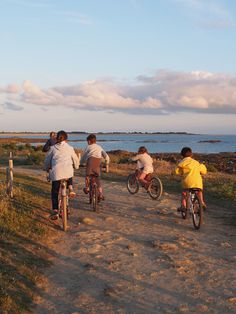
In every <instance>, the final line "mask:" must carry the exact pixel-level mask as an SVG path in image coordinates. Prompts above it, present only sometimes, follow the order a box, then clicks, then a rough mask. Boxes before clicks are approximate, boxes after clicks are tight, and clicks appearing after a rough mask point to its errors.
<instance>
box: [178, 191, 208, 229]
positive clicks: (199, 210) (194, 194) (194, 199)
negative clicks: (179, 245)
mask: <svg viewBox="0 0 236 314" xmlns="http://www.w3.org/2000/svg"><path fill="white" fill-rule="evenodd" d="M199 191H200V189H197V188H192V189H188V190H187V191H186V196H185V200H186V208H185V207H182V206H181V208H180V211H181V215H182V218H183V219H186V218H187V216H188V213H190V214H191V216H192V221H193V226H194V228H195V229H197V230H198V229H200V227H201V224H202V222H203V207H202V203H201V200H200V197H199Z"/></svg>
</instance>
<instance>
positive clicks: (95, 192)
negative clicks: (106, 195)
mask: <svg viewBox="0 0 236 314" xmlns="http://www.w3.org/2000/svg"><path fill="white" fill-rule="evenodd" d="M97 204H98V189H97V185H94V186H93V188H92V207H93V211H96V210H97Z"/></svg>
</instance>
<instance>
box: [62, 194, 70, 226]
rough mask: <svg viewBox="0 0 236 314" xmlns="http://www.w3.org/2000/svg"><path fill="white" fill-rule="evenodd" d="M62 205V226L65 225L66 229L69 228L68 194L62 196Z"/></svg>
mask: <svg viewBox="0 0 236 314" xmlns="http://www.w3.org/2000/svg"><path fill="white" fill-rule="evenodd" d="M61 206H62V210H61V216H62V217H61V218H62V226H63V230H64V231H66V230H67V226H68V223H67V221H68V212H67V211H68V208H67V197H66V196H62V202H61Z"/></svg>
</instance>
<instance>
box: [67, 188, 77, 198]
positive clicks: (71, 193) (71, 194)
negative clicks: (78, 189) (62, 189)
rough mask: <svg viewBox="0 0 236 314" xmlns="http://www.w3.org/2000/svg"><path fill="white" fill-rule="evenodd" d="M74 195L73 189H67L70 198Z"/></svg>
mask: <svg viewBox="0 0 236 314" xmlns="http://www.w3.org/2000/svg"><path fill="white" fill-rule="evenodd" d="M75 196H76V193H75V192H74V191H73V190H71V191H69V197H70V198H73V197H75Z"/></svg>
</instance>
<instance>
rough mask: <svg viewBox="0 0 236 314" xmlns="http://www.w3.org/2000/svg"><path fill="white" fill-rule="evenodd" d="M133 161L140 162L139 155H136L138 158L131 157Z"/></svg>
mask: <svg viewBox="0 0 236 314" xmlns="http://www.w3.org/2000/svg"><path fill="white" fill-rule="evenodd" d="M130 159H131V160H132V161H137V160H139V155H136V156H134V157H131V158H130Z"/></svg>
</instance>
